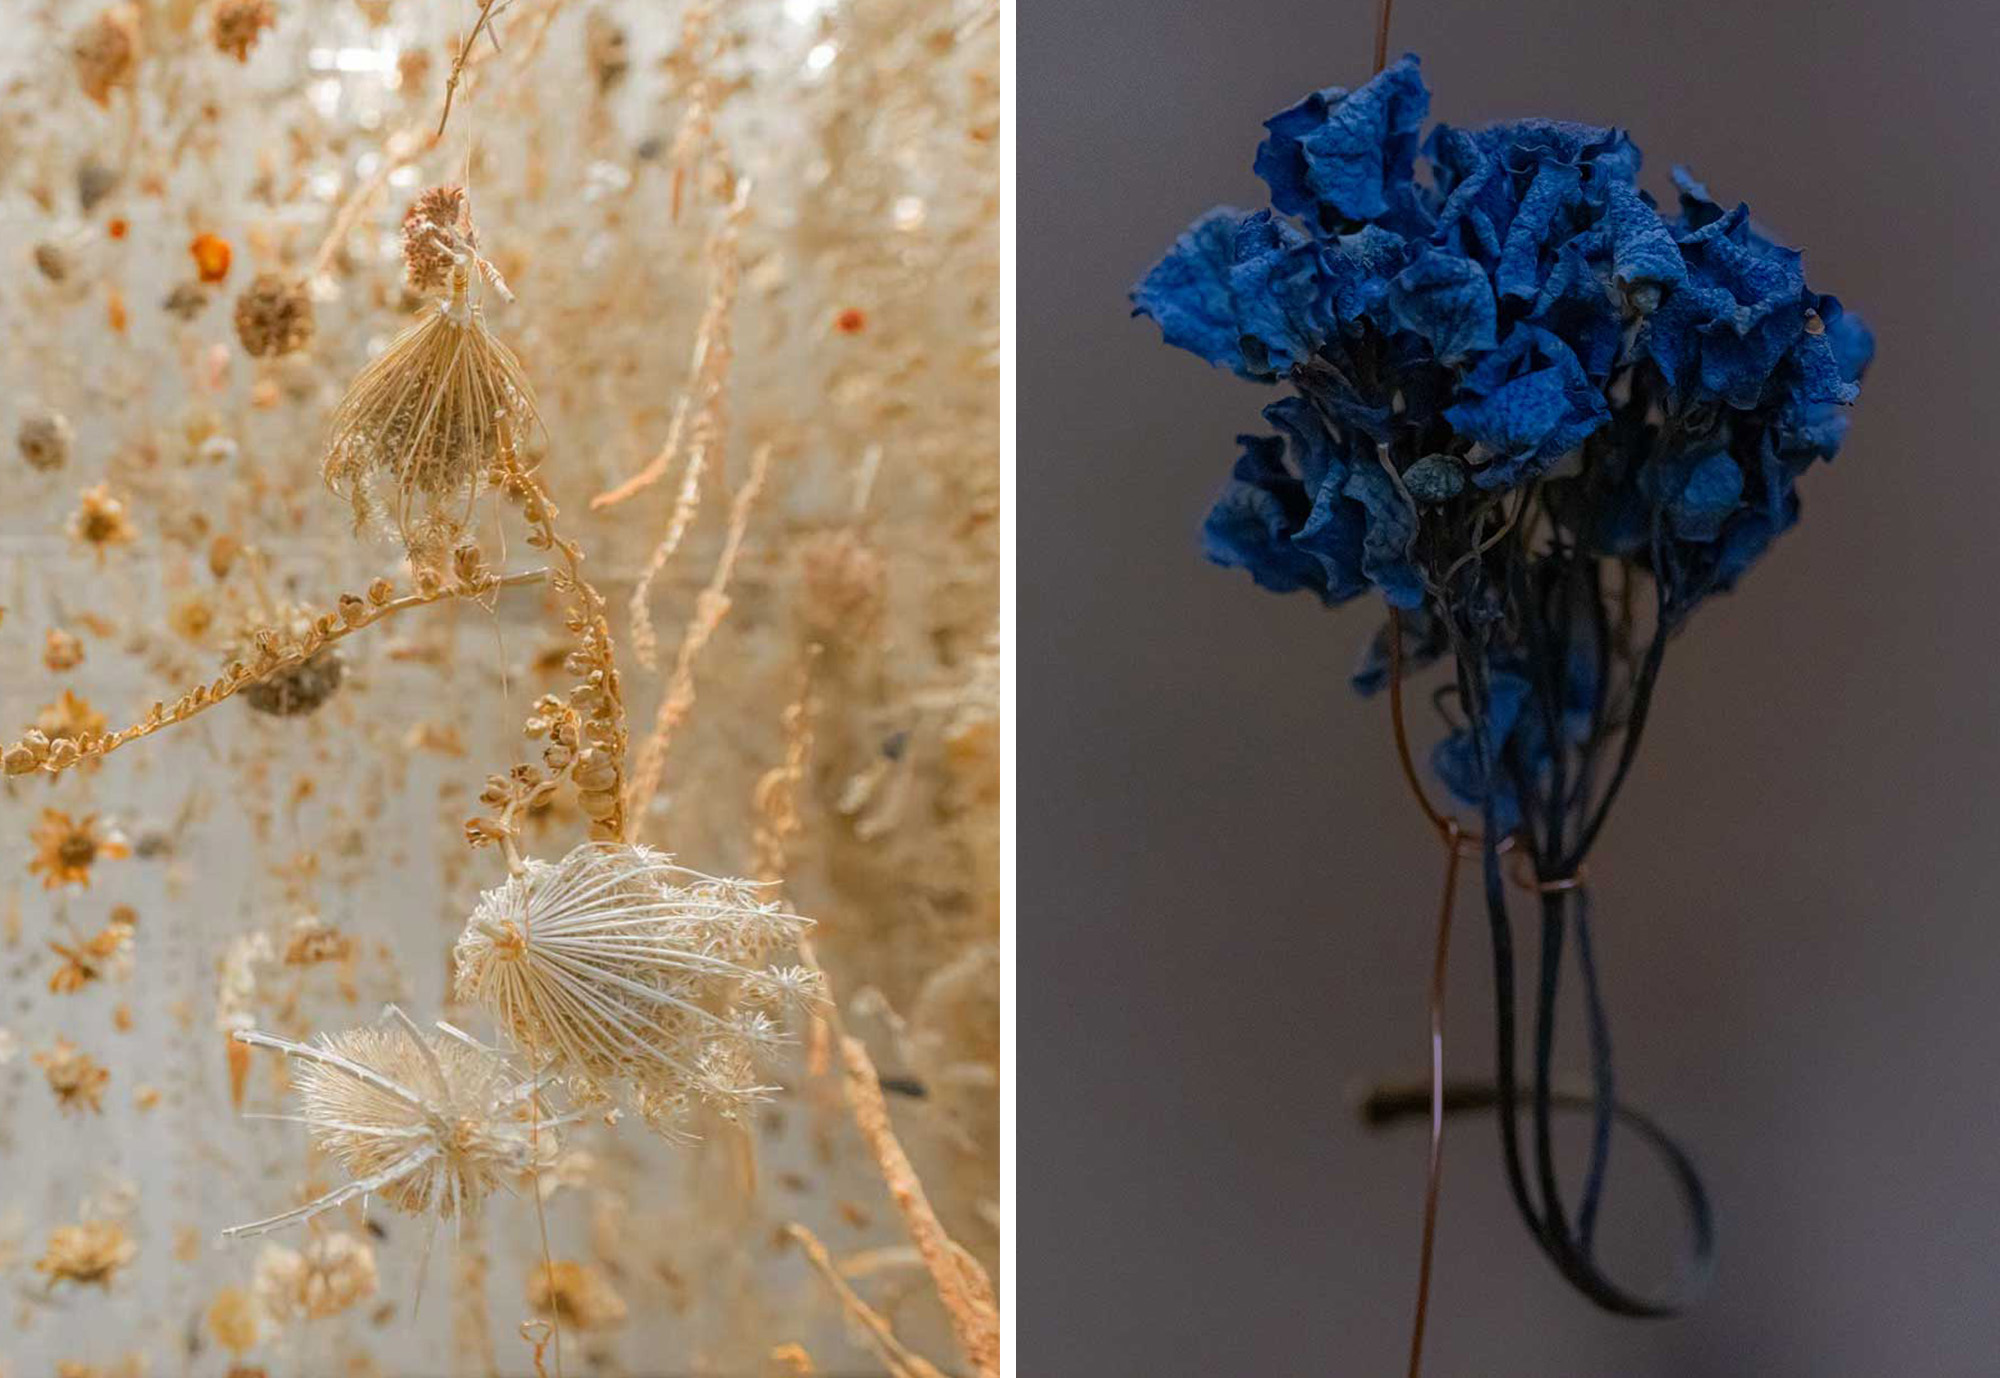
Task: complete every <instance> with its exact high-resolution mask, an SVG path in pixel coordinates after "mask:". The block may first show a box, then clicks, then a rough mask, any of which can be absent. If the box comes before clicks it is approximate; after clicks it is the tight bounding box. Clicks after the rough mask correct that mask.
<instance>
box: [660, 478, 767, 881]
mask: <svg viewBox="0 0 2000 1378" xmlns="http://www.w3.org/2000/svg"><path fill="white" fill-rule="evenodd" d="M770 463H771V447H770V446H769V445H760V446H758V447H757V452H756V454H755V455H753V456H752V457H751V460H750V476H749V477H748V478H746V479H745V480H744V481H743V486H742V487H741V488H739V489H738V490H737V492H736V497H735V498H734V500H733V501H732V502H731V503H730V507H729V534H728V535H727V536H726V537H724V538H723V542H722V553H721V554H720V555H719V556H718V557H717V558H716V561H715V572H714V573H713V574H712V575H711V576H710V577H709V581H708V586H707V587H706V588H704V589H703V590H702V591H701V592H700V593H699V594H697V595H695V600H694V617H693V619H692V620H691V621H690V622H689V623H688V628H687V631H686V632H685V633H684V634H683V635H682V637H681V648H680V653H679V654H678V655H677V656H676V657H675V658H674V673H673V676H672V678H671V679H669V680H668V682H667V692H666V695H665V696H664V697H663V698H662V699H661V700H660V709H659V712H658V713H657V714H656V715H655V716H654V719H653V731H652V735H651V736H649V737H647V738H646V741H645V745H643V746H642V747H641V748H640V749H639V761H638V764H637V766H636V767H635V768H634V771H633V776H632V788H631V793H630V795H629V796H628V798H627V804H626V819H627V824H626V826H627V829H628V831H627V833H626V840H627V841H628V842H629V841H636V840H637V837H638V826H639V825H638V820H639V819H641V818H644V817H645V816H646V810H647V808H648V807H649V806H650V805H651V804H652V802H653V796H654V795H655V794H657V793H658V792H659V788H660V776H661V774H662V772H663V771H664V769H665V766H666V760H667V747H668V746H669V744H670V743H671V742H672V741H673V734H674V729H675V728H677V727H679V726H680V724H681V723H682V722H683V721H684V720H685V719H686V718H687V715H688V713H689V712H690V711H692V710H693V708H694V698H695V689H694V667H695V661H696V660H697V659H699V658H700V656H701V652H702V649H703V648H704V647H705V646H707V645H708V643H709V639H710V638H711V637H713V636H714V635H715V629H716V628H717V627H719V626H720V625H721V624H722V619H723V618H725V617H727V616H728V615H729V608H730V599H729V592H728V590H729V580H730V576H731V575H732V574H733V573H734V572H735V570H736V557H737V554H738V552H739V551H740V550H741V549H742V546H743V532H744V529H745V528H746V527H748V526H749V524H750V509H751V506H752V505H753V504H754V503H755V502H756V500H757V494H758V493H759V492H760V491H762V489H763V487H764V475H765V473H766V472H767V471H768V470H769V468H770Z"/></svg>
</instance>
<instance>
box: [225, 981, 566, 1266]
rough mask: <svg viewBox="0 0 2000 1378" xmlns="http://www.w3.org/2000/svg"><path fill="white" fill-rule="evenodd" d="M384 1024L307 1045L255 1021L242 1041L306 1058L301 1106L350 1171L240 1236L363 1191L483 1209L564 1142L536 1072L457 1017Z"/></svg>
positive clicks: (432, 1210) (395, 1013) (396, 1201)
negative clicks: (460, 1026) (257, 1027)
mask: <svg viewBox="0 0 2000 1378" xmlns="http://www.w3.org/2000/svg"><path fill="white" fill-rule="evenodd" d="M387 1014H388V1019H387V1021H386V1022H385V1023H384V1024H381V1025H369V1026H364V1027H362V1028H359V1029H350V1030H348V1031H347V1032H346V1033H340V1034H322V1035H320V1037H319V1039H318V1041H317V1042H316V1043H310V1044H308V1043H295V1042H293V1041H292V1040H290V1039H287V1038H279V1037H277V1036H276V1035H273V1034H266V1033H259V1032H255V1031H249V1030H246V1031H243V1032H239V1033H238V1034H236V1036H235V1037H236V1041H237V1042H239V1043H246V1044H249V1045H250V1046H252V1047H260V1048H273V1049H276V1050H277V1051H279V1052H282V1053H284V1054H285V1055H286V1056H287V1057H290V1058H292V1059H293V1060H294V1061H296V1062H297V1063H299V1064H300V1066H299V1069H298V1072H297V1075H296V1079H295V1082H294V1084H295V1086H296V1087H297V1089H298V1095H299V1115H298V1118H299V1119H300V1120H302V1121H303V1122H304V1123H305V1125H306V1126H307V1128H308V1129H309V1130H310V1132H311V1134H312V1138H313V1143H314V1146H315V1147H317V1148H318V1149H319V1150H320V1151H321V1152H323V1153H326V1154H328V1155H329V1156H331V1157H332V1158H333V1159H334V1160H335V1161H337V1162H338V1163H339V1164H340V1165H341V1166H342V1167H343V1168H344V1169H346V1171H347V1173H348V1176H349V1179H350V1180H349V1181H348V1182H347V1183H346V1185H344V1186H341V1187H338V1188H336V1189H334V1190H333V1191H330V1192H328V1193H326V1194H325V1195H324V1196H320V1197H318V1198H316V1199H314V1200H312V1201H308V1202H307V1203H306V1204H305V1205H302V1206H297V1207H294V1208H293V1209H291V1210H288V1211H284V1212H282V1213H280V1214H278V1215H274V1216H271V1217H269V1218H268V1219H264V1220H258V1221H253V1222H251V1223H250V1224H247V1225H238V1226H236V1227H234V1228H232V1229H228V1230H224V1231H223V1233H224V1234H225V1235H227V1236H230V1237H235V1236H241V1235H254V1234H262V1233H264V1232H265V1231H267V1230H273V1229H277V1228H278V1227H280V1226H283V1225H290V1224H295V1223H298V1222H300V1221H304V1220H310V1219H312V1218H313V1217H314V1216H317V1215H320V1214H321V1213H323V1212H325V1211H329V1210H332V1209H334V1208H335V1207H336V1206H339V1205H342V1204H343V1203H345V1202H348V1201H351V1200H354V1199H355V1198H356V1197H362V1196H380V1197H381V1198H382V1199H383V1200H384V1201H387V1202H388V1203H389V1204H390V1205H391V1206H393V1207H394V1208H395V1209H397V1210H399V1211H402V1212H404V1213H406V1214H410V1215H427V1216H430V1217H432V1218H433V1219H434V1220H453V1219H457V1218H458V1217H460V1216H462V1215H476V1214H477V1213H478V1212H479V1210H480V1208H481V1207H482V1206H483V1205H484V1204H485V1201H486V1198H487V1197H489V1196H491V1195H492V1194H493V1193H494V1192H496V1191H502V1190H509V1191H510V1190H512V1189H513V1183H514V1182H515V1180H516V1179H518V1178H519V1177H521V1175H522V1174H524V1173H528V1172H532V1171H535V1170H537V1169H538V1167H539V1165H540V1160H541V1159H542V1158H546V1157H548V1156H549V1155H552V1154H554V1153H555V1152H556V1151H557V1149H558V1147H559V1144H558V1143H557V1137H556V1134H555V1133H554V1132H553V1131H554V1130H555V1129H556V1128H557V1127H558V1126H560V1125H562V1124H564V1123H567V1122H568V1119H567V1118H551V1117H549V1116H547V1115H546V1114H545V1113H544V1112H543V1110H542V1107H541V1104H540V1099H539V1096H538V1094H537V1089H536V1085H535V1083H534V1082H531V1081H525V1080H523V1079H522V1078H521V1077H520V1076H518V1075H517V1074H516V1073H515V1072H514V1070H513V1069H512V1068H511V1067H510V1066H509V1065H508V1063H507V1062H506V1060H505V1059H504V1058H502V1057H500V1056H499V1055H498V1054H497V1053H494V1052H493V1051H491V1050H490V1049H487V1048H483V1047H481V1046H480V1045H479V1044H477V1043H474V1042H473V1041H472V1040H471V1039H469V1038H467V1037H466V1036H465V1035H464V1034H462V1033H460V1032H458V1030H456V1029H453V1028H452V1027H451V1026H450V1025H448V1024H439V1025H438V1026H437V1032H436V1033H425V1032H423V1031H422V1030H420V1029H418V1028H417V1026H416V1025H415V1024H413V1023H411V1022H410V1020H409V1018H408V1017H407V1016H405V1015H404V1014H403V1012H402V1011H401V1010H398V1009H396V1008H395V1007H394V1006H393V1005H392V1006H390V1007H389V1009H388V1011H387Z"/></svg>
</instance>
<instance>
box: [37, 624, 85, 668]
mask: <svg viewBox="0 0 2000 1378" xmlns="http://www.w3.org/2000/svg"><path fill="white" fill-rule="evenodd" d="M42 664H44V665H46V666H47V667H48V668H49V669H50V671H52V672H53V673H55V674H61V673H62V672H63V671H65V670H74V669H75V668H76V667H77V666H79V665H81V664H83V643H82V642H81V641H79V640H77V638H76V637H75V636H73V635H72V634H70V633H69V632H66V631H64V630H63V629H62V628H61V627H51V628H49V635H48V639H47V640H46V641H45V642H44V643H43V645H42Z"/></svg>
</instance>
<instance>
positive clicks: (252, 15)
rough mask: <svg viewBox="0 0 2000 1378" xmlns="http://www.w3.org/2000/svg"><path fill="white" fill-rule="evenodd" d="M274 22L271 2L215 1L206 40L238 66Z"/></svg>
mask: <svg viewBox="0 0 2000 1378" xmlns="http://www.w3.org/2000/svg"><path fill="white" fill-rule="evenodd" d="M277 22H278V15H277V11H276V10H275V9H274V8H273V7H272V5H271V0H216V3H215V10H214V12H213V13H212V14H211V15H210V17H209V36H210V37H211V38H212V39H213V40H214V41H215V46H216V49H217V50H218V51H220V52H225V53H228V54H229V55H230V56H231V57H233V58H235V59H236V60H237V61H238V62H248V61H249V60H250V50H251V49H252V48H254V47H256V46H257V39H258V37H259V35H261V34H262V33H263V32H264V30H266V29H268V28H270V27H271V26H272V25H273V24H276V23H277Z"/></svg>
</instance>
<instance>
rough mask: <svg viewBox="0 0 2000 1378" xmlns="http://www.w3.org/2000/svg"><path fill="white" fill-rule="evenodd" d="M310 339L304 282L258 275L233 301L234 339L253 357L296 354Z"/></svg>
mask: <svg viewBox="0 0 2000 1378" xmlns="http://www.w3.org/2000/svg"><path fill="white" fill-rule="evenodd" d="M312 336H313V307H312V298H311V297H310V296H309V295H307V293H306V285H305V284H304V283H303V282H293V281H291V280H289V279H287V278H285V277H282V276H280V275H279V274H277V273H259V274H257V276H256V277H255V278H253V279H252V280H251V282H250V285H249V286H248V287H246V288H244V289H243V293H242V295H241V296H239V297H237V298H236V338H237V339H239V340H241V341H242V342H243V348H244V349H245V350H246V351H247V352H249V353H250V354H251V355H253V356H254V357H256V358H259V359H275V358H278V357H279V356H281V355H285V354H292V353H296V352H297V351H298V350H301V349H304V348H305V346H306V342H307V341H308V340H310V339H312Z"/></svg>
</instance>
